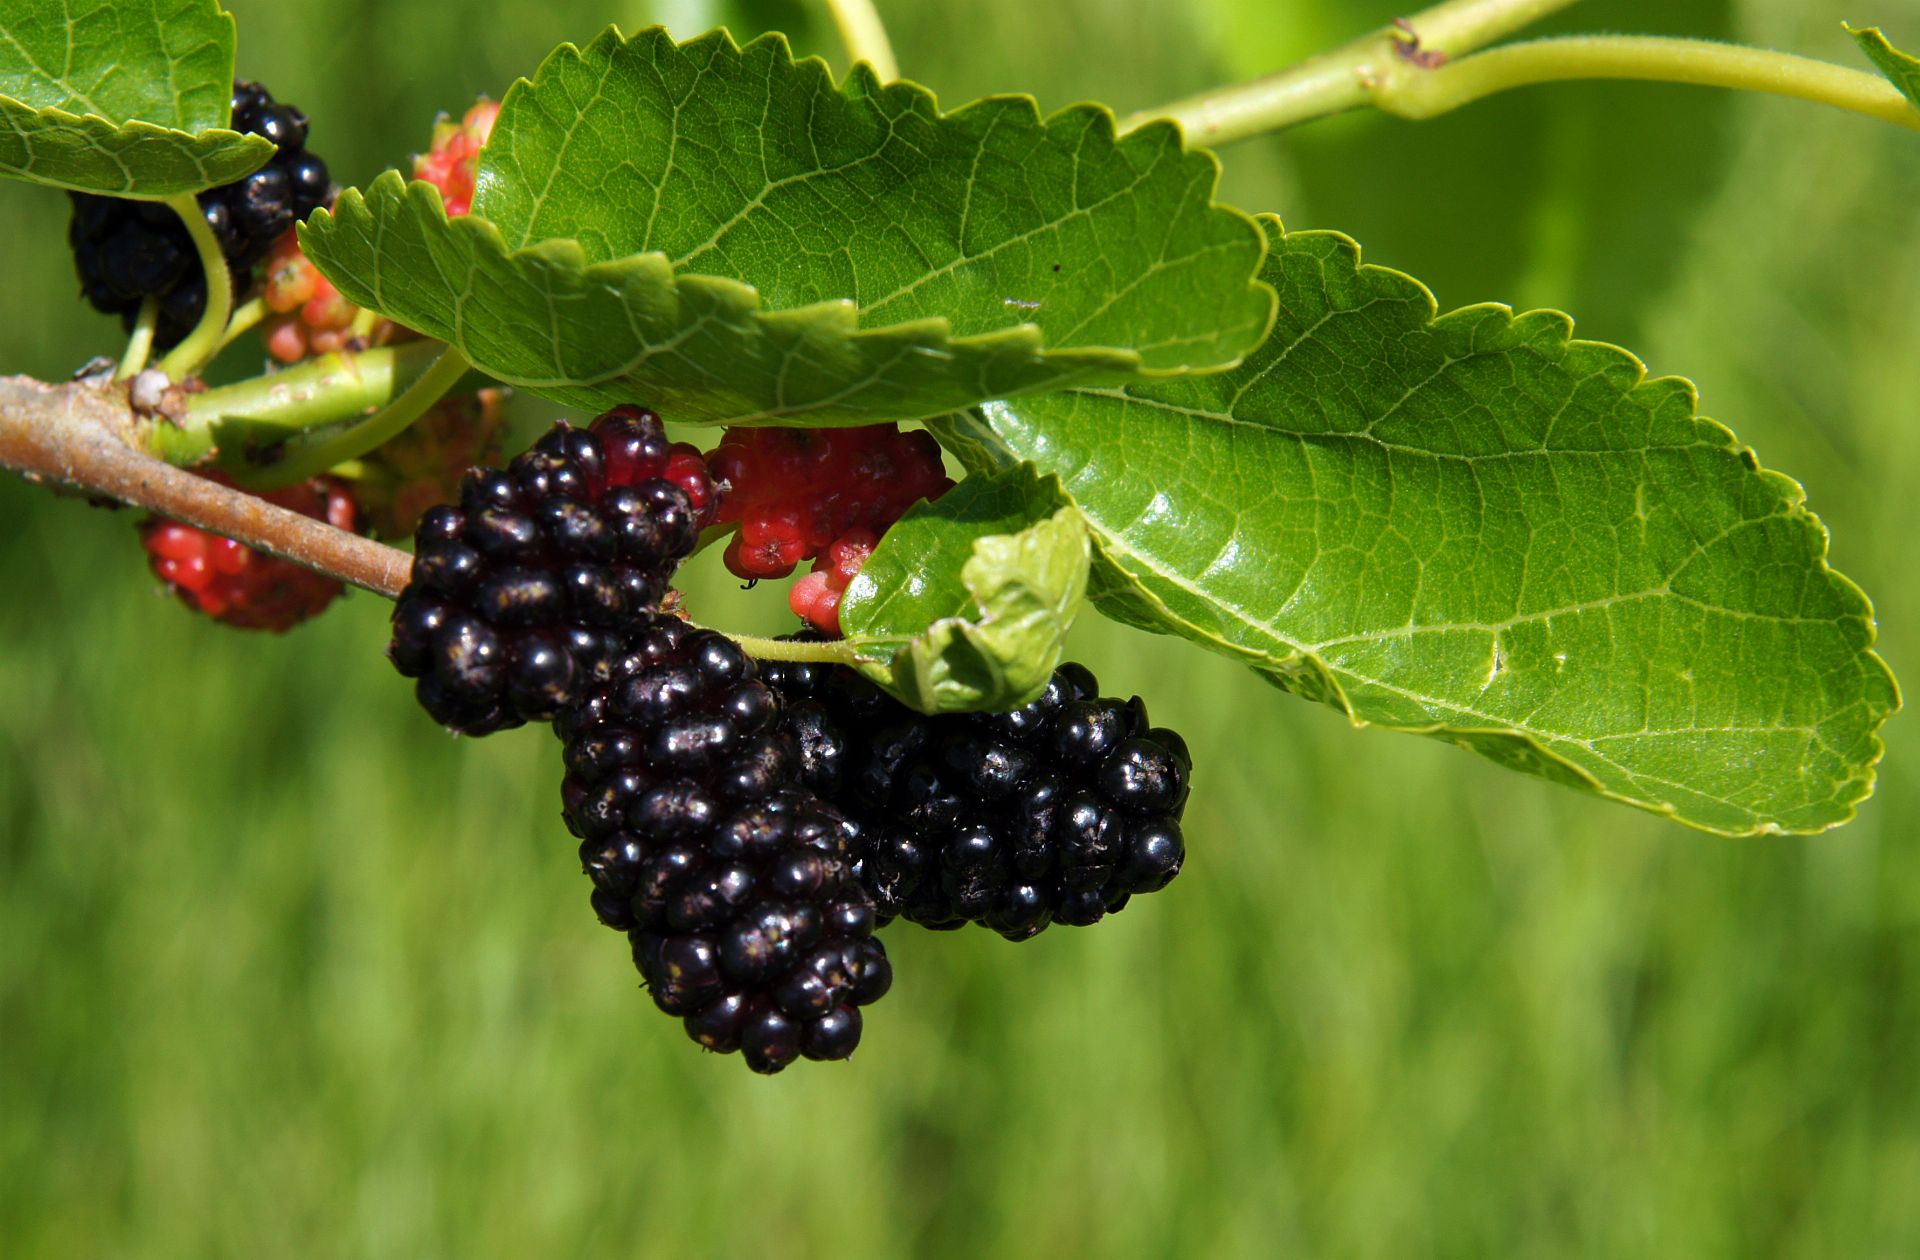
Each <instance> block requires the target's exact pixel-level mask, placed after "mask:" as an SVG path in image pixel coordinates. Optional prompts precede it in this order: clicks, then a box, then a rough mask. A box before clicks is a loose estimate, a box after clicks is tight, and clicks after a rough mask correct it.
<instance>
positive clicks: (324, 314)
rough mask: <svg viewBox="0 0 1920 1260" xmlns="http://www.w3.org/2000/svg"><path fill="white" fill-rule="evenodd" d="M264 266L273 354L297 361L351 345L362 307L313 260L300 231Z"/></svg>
mask: <svg viewBox="0 0 1920 1260" xmlns="http://www.w3.org/2000/svg"><path fill="white" fill-rule="evenodd" d="M265 271H266V276H265V283H264V284H263V285H262V286H261V290H260V299H261V301H262V302H263V303H264V304H265V305H266V308H267V312H268V314H267V317H266V319H265V321H264V322H263V323H262V324H261V326H260V340H261V341H262V342H263V343H264V344H265V345H266V347H267V353H268V354H270V355H272V356H273V357H274V358H275V359H277V360H279V361H280V362H282V363H298V362H300V361H301V360H302V359H307V358H311V357H312V356H314V355H317V354H332V353H334V352H335V351H338V350H344V349H347V348H348V345H349V343H350V342H351V340H352V337H353V321H354V319H355V317H356V316H358V315H359V313H360V308H359V307H357V306H355V305H354V304H353V303H351V302H349V301H347V299H346V298H345V297H344V296H342V295H341V293H340V290H338V289H336V288H334V287H333V281H331V280H329V279H327V278H326V277H325V276H324V275H322V274H320V269H319V268H318V267H316V266H314V265H313V263H311V262H310V261H308V259H307V256H306V254H304V253H302V252H301V249H300V237H299V234H298V233H296V232H291V231H289V232H287V233H286V234H284V235H283V236H281V238H280V239H279V241H278V242H276V243H275V245H274V247H273V249H272V251H271V252H270V253H269V254H268V255H267V262H266V267H265ZM383 322H384V321H383ZM388 328H389V329H390V328H391V325H388Z"/></svg>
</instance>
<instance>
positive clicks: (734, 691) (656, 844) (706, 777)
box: [554, 615, 893, 1072]
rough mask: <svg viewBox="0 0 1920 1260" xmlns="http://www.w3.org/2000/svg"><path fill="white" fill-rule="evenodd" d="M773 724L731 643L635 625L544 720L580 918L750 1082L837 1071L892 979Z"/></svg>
mask: <svg viewBox="0 0 1920 1260" xmlns="http://www.w3.org/2000/svg"><path fill="white" fill-rule="evenodd" d="M779 715H780V704H779V701H778V699H777V698H776V697H775V695H774V693H773V692H772V691H771V690H769V689H768V688H767V687H766V685H765V684H763V683H761V682H760V681H759V680H758V679H757V678H756V677H755V669H754V664H753V662H752V660H751V659H749V658H748V657H747V655H746V654H745V653H744V652H743V651H741V649H740V647H739V645H737V644H735V643H734V642H732V641H731V640H729V639H727V638H725V637H724V636H722V635H719V634H715V633H713V632H711V631H704V630H696V629H694V628H692V627H690V626H688V625H686V624H685V623H684V622H681V621H678V620H676V619H674V618H671V617H664V616H646V615H643V616H641V617H639V618H638V619H636V620H635V622H634V629H633V630H632V632H631V633H630V635H629V636H628V638H627V639H626V642H625V645H624V651H623V653H622V655H621V656H620V657H619V659H618V661H617V662H616V663H615V664H614V666H613V668H612V670H611V671H610V674H609V676H608V677H607V678H606V680H605V681H603V682H600V683H598V684H597V685H595V686H593V687H592V688H590V689H588V690H587V691H586V692H585V693H584V694H583V695H582V696H581V698H580V699H579V700H578V701H577V702H576V703H574V704H572V705H570V706H569V707H567V708H566V709H565V710H563V711H562V712H561V714H560V716H559V717H558V718H557V719H556V721H555V724H554V728H555V731H556V733H558V734H559V735H560V736H561V738H562V739H563V740H565V742H566V765H567V778H566V781H565V787H564V792H563V796H564V802H565V816H566V820H567V825H568V827H569V828H570V829H571V830H572V831H573V833H574V834H575V835H577V836H579V837H580V838H581V846H580V856H581V860H582V862H583V863H584V864H585V866H586V869H587V873H588V874H589V876H590V877H591V878H592V880H593V884H594V892H593V905H594V909H595V911H596V912H597V913H598V914H599V916H600V918H601V920H602V921H603V922H604V923H606V924H607V926H609V927H612V928H616V929H618V930H621V931H625V932H626V933H627V934H628V937H629V939H630V940H631V942H632V946H633V958H634V964H635V965H636V966H637V967H638V968H639V970H640V974H641V975H642V977H644V978H645V980H646V982H647V987H648V990H649V991H650V993H651V994H652V996H653V1000H654V1003H655V1004H656V1005H657V1006H658V1007H659V1008H660V1009H661V1010H662V1011H665V1012H666V1013H667V1014H669V1015H675V1016H679V1017H680V1018H681V1019H682V1020H683V1022H684V1025H685V1027H686V1030H687V1034H688V1036H690V1037H692V1038H693V1039H694V1040H695V1041H697V1042H699V1043H700V1044H701V1045H704V1046H706V1047H707V1048H708V1049H710V1050H716V1051H720V1052H722V1053H727V1052H731V1051H734V1050H739V1051H740V1052H741V1053H742V1054H743V1055H744V1056H745V1058H746V1061H747V1065H748V1066H749V1067H751V1068H752V1069H753V1070H754V1071H756V1072H777V1071H779V1070H780V1069H781V1068H783V1067H785V1066H787V1065H788V1064H789V1063H792V1062H793V1061H794V1060H795V1059H797V1058H799V1057H800V1056H802V1055H805V1056H806V1057H807V1058H810V1059H843V1058H846V1057H847V1056H848V1055H849V1054H851V1053H852V1052H853V1049H854V1047H855V1046H856V1045H857V1044H858V1043H859V1040H860V1031H861V1015H860V1008H861V1007H862V1006H865V1005H867V1004H868V1003H871V1002H874V1001H876V1000H878V999H879V998H880V997H881V996H882V995H883V994H885V993H886V991H887V989H888V987H889V986H890V985H891V984H892V979H893V973H892V970H891V967H890V966H889V964H888V962H887V956H886V951H885V950H884V949H883V948H882V947H881V945H880V943H879V942H878V941H876V940H874V939H873V929H874V925H875V915H874V907H873V903H872V901H871V900H870V898H869V897H868V895H867V893H866V891H865V889H863V888H862V887H861V885H860V882H859V880H858V878H857V877H856V872H855V867H856V858H857V854H856V836H857V833H856V831H855V829H854V828H853V826H852V824H851V823H849V821H848V820H847V819H846V818H845V817H844V816H843V815H841V814H840V813H839V812H838V811H836V810H835V809H833V808H832V807H831V806H830V805H828V804H825V803H823V802H822V801H821V800H820V799H819V798H818V797H816V796H815V795H814V794H813V793H812V792H809V791H806V790H805V789H803V788H802V787H800V786H799V785H798V782H797V775H798V768H799V762H800V756H799V751H798V749H797V748H796V746H795V744H794V741H793V739H792V737H791V736H789V735H787V734H786V733H785V732H783V731H782V730H781V729H780V723H779Z"/></svg>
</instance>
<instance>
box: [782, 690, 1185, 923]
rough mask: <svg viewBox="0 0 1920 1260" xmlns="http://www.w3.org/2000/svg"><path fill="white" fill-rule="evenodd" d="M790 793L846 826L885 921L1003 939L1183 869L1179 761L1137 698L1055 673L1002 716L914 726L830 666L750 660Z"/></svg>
mask: <svg viewBox="0 0 1920 1260" xmlns="http://www.w3.org/2000/svg"><path fill="white" fill-rule="evenodd" d="M760 671H761V677H762V679H763V680H764V681H765V682H766V683H767V684H768V685H769V686H771V687H772V688H773V689H774V690H775V691H776V692H778V693H779V694H780V697H781V701H782V704H783V710H784V711H783V714H782V718H781V728H782V730H784V731H785V732H786V733H787V734H789V735H790V736H791V737H792V738H793V740H794V744H795V747H796V749H797V751H798V753H799V756H800V762H801V771H800V778H801V782H802V783H804V784H805V785H806V786H807V787H809V788H811V789H812V790H814V791H815V792H817V793H819V794H820V796H821V797H822V798H824V799H825V800H827V801H829V802H830V803H832V804H833V805H834V806H836V807H838V808H839V809H841V810H843V811H845V812H846V814H847V815H848V816H849V817H850V818H852V819H853V820H854V821H855V822H856V823H857V824H858V825H859V827H860V829H861V833H862V847H861V855H860V859H861V860H860V877H861V882H862V883H863V884H864V885H865V886H866V888H867V890H868V891H869V892H870V893H872V895H873V898H874V902H875V905H876V907H877V909H878V910H879V912H880V914H881V915H882V916H883V917H882V922H885V921H886V919H888V918H890V917H892V916H895V915H898V916H903V917H905V918H907V919H909V920H912V921H913V922H915V923H919V924H921V925H923V926H925V927H930V928H940V929H948V928H957V927H960V926H962V925H963V924H966V923H982V924H985V925H986V926H987V927H990V928H992V929H993V930H995V931H997V932H999V933H1000V934H1001V935H1003V936H1006V937H1008V938H1009V939H1012V940H1025V939H1027V938H1028V937H1031V936H1034V935H1037V934H1038V933H1039V932H1040V931H1042V930H1043V929H1044V928H1045V927H1046V926H1047V925H1048V924H1049V923H1056V922H1057V923H1065V924H1071V925H1076V926H1078V925H1085V924H1090V923H1093V922H1095V921H1097V920H1098V919H1100V918H1101V917H1102V916H1104V915H1105V914H1107V913H1109V912H1111V911H1114V910H1118V909H1120V908H1121V907H1122V906H1124V905H1125V904H1126V902H1127V899H1128V898H1129V897H1131V896H1133V895H1135V894H1137V893H1148V892H1154V891H1156V890H1158V889H1161V888H1164V887H1165V886H1166V885H1167V884H1168V882H1170V881H1171V880H1172V879H1173V877H1174V876H1175V875H1176V874H1178V873H1179V870H1180V864H1181V861H1182V860H1183V858H1184V857H1185V853H1186V849H1185V843H1184V840H1183V838H1182V836H1181V832H1180V814H1181V810H1182V809H1183V807H1184V806H1185V804H1186V799H1187V790H1188V778H1189V775H1190V774H1191V771H1192V761H1191V759H1190V757H1189V755H1188V752H1187V746H1186V743H1185V741H1183V740H1182V739H1181V738H1180V737H1179V736H1178V735H1176V734H1175V733H1174V732H1172V731H1169V730H1166V729H1164V728H1160V727H1154V726H1151V725H1150V724H1149V721H1148V718H1147V710H1146V706H1145V704H1143V703H1142V702H1141V701H1140V699H1139V698H1138V697H1135V698H1134V699H1132V700H1127V701H1121V700H1115V699H1108V698H1103V697H1101V696H1100V695H1099V684H1098V683H1097V682H1096V681H1095V679H1094V677H1093V675H1092V674H1091V673H1089V672H1088V671H1087V670H1086V668H1085V667H1083V666H1080V665H1073V664H1068V665H1063V666H1061V667H1060V668H1059V669H1058V670H1056V671H1055V673H1054V675H1053V678H1052V679H1051V680H1050V681H1049V683H1048V684H1047V689H1046V692H1045V693H1044V694H1042V695H1041V697H1040V698H1039V699H1038V700H1035V701H1034V702H1033V703H1032V704H1029V705H1027V706H1026V707H1024V708H1021V709H1016V710H1014V711H1013V712H1011V713H970V714H952V715H942V716H938V717H928V716H926V715H925V714H922V713H919V712H916V711H914V710H912V709H909V708H908V707H906V706H905V705H903V704H901V703H899V702H898V701H896V700H894V699H893V698H891V697H890V696H888V695H887V694H886V693H885V692H883V691H881V690H880V689H879V688H878V687H876V686H874V685H873V684H872V683H870V682H868V681H867V680H866V679H864V678H862V677H861V676H860V675H859V674H858V673H856V672H855V671H853V670H851V669H848V668H846V667H844V666H829V665H813V664H794V663H788V662H779V661H763V662H761V663H760Z"/></svg>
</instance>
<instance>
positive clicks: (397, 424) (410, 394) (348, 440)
mask: <svg viewBox="0 0 1920 1260" xmlns="http://www.w3.org/2000/svg"><path fill="white" fill-rule="evenodd" d="M471 366H472V365H471V364H469V363H468V362H467V357H466V356H465V355H463V354H461V353H460V352H459V351H458V350H456V349H454V348H453V347H452V346H443V347H442V348H441V351H440V357H439V358H437V359H435V360H434V362H433V365H432V366H431V367H429V368H428V369H427V370H426V371H425V372H422V373H421V374H420V376H419V378H418V379H416V380H415V381H414V382H413V383H412V384H411V385H409V386H407V387H406V389H405V390H403V391H401V393H400V395H399V396H398V397H397V398H395V399H394V400H393V401H392V402H390V403H388V404H387V405H386V406H385V407H383V408H381V409H380V410H379V411H377V412H375V413H374V414H373V415H371V416H368V417H367V418H366V419H365V420H362V421H361V422H360V423H358V424H356V425H354V426H353V427H352V428H349V429H346V430H343V431H341V432H339V433H334V434H330V435H327V436H324V437H323V436H319V435H317V434H313V433H311V432H306V433H302V434H301V435H300V436H298V437H295V438H294V439H292V440H291V441H289V442H288V444H287V447H286V449H285V452H284V453H283V454H282V455H281V457H280V458H278V459H276V460H275V461H274V462H273V463H271V464H269V465H266V466H265V467H263V468H260V469H258V470H257V471H252V472H236V473H235V475H234V480H236V481H238V482H240V483H241V484H243V485H246V486H248V487H249V488H252V489H263V490H271V489H274V488H276V487H279V486H290V485H293V484H294V483H295V482H299V481H305V480H306V479H307V478H308V477H312V476H314V475H316V474H318V473H323V472H325V471H326V470H327V469H329V468H331V467H333V466H334V465H335V464H338V463H343V462H344V461H346V460H350V459H358V458H359V457H360V456H362V455H365V454H366V453H367V452H368V451H371V450H374V449H375V448H377V447H380V446H384V445H386V444H387V443H388V442H390V441H392V440H393V439H394V438H396V437H399V436H400V435H401V434H402V433H404V432H406V431H407V429H408V427H409V426H411V425H412V424H413V422H414V421H416V420H418V419H419V418H420V417H421V416H424V415H425V414H426V413H427V412H428V411H429V410H430V409H431V408H432V407H433V405H434V404H435V403H437V402H439V401H440V400H441V399H442V398H444V397H446V395H447V391H449V390H451V389H452V388H453V387H454V386H455V385H456V384H458V383H459V382H460V379H461V378H462V377H464V376H465V375H466V374H467V372H468V370H469V368H470V367H471Z"/></svg>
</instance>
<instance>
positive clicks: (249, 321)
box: [220, 298, 267, 350]
mask: <svg viewBox="0 0 1920 1260" xmlns="http://www.w3.org/2000/svg"><path fill="white" fill-rule="evenodd" d="M266 317H267V303H266V299H265V298H248V299H247V300H246V301H244V302H242V303H241V304H240V306H239V308H238V309H236V310H235V311H234V312H233V318H231V319H229V320H228V321H227V330H226V331H225V332H223V333H221V334H220V349H222V350H225V349H226V348H227V347H228V346H230V345H232V344H233V343H234V342H235V341H237V340H239V339H240V337H241V335H242V334H244V333H245V332H246V331H247V330H248V329H251V328H254V327H256V326H257V325H258V324H259V323H260V321H261V320H263V319H265V318H266Z"/></svg>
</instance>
